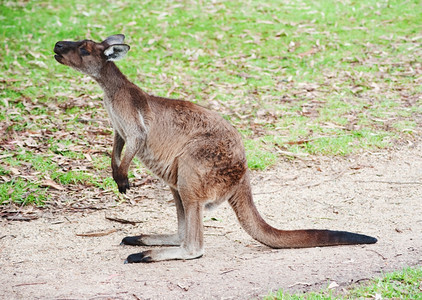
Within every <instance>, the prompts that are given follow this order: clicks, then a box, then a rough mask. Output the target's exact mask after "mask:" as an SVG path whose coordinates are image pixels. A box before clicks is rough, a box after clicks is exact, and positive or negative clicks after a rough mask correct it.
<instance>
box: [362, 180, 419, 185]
mask: <svg viewBox="0 0 422 300" xmlns="http://www.w3.org/2000/svg"><path fill="white" fill-rule="evenodd" d="M354 182H357V183H374V182H376V183H386V184H417V185H422V182H418V181H388V180H355V181H354Z"/></svg>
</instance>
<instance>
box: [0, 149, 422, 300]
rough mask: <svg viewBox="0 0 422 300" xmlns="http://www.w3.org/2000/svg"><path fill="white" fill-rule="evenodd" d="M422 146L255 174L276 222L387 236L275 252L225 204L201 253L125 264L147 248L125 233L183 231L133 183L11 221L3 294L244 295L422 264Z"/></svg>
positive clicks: (160, 203) (157, 198) (3, 239)
mask: <svg viewBox="0 0 422 300" xmlns="http://www.w3.org/2000/svg"><path fill="white" fill-rule="evenodd" d="M421 153H422V145H421V144H419V145H416V146H413V147H408V148H407V149H405V150H399V151H396V152H393V153H390V152H382V153H372V154H363V155H361V156H356V157H353V158H350V157H349V158H347V159H337V158H336V159H326V158H317V159H315V160H313V161H302V160H300V161H295V162H285V163H281V164H280V165H278V166H277V167H276V168H273V169H271V170H269V171H266V172H256V173H255V172H254V173H253V176H252V177H253V179H252V184H253V189H254V194H255V202H256V204H257V206H258V209H259V210H260V212H261V214H262V215H263V216H264V217H265V219H266V220H267V221H268V222H269V223H270V224H272V225H274V226H276V227H278V228H283V229H296V228H330V229H337V230H349V231H355V232H360V233H365V234H368V235H372V236H375V237H377V238H378V239H379V241H378V243H377V244H374V245H364V246H341V247H329V248H312V249H286V250H273V249H270V248H267V247H265V246H263V245H261V244H259V243H258V242H255V241H254V240H252V238H250V237H249V236H248V235H247V234H246V233H245V232H244V231H243V230H242V229H241V228H240V226H239V224H238V222H237V220H236V217H235V215H234V213H233V211H232V210H231V209H230V207H229V206H228V205H223V206H221V207H219V208H218V209H217V210H214V211H212V212H207V213H206V218H205V219H206V220H205V227H206V228H205V232H206V234H205V247H206V248H205V249H206V252H205V255H204V256H203V257H202V258H201V259H197V260H192V261H168V262H161V263H152V264H127V265H125V264H123V261H124V260H125V258H126V257H127V255H129V254H131V253H134V252H140V251H142V250H144V249H146V248H143V247H129V246H120V245H119V243H120V241H121V239H122V238H123V237H124V236H126V235H134V234H139V233H161V232H168V231H174V230H175V227H176V218H175V208H174V205H173V204H172V202H171V197H170V193H169V192H168V191H167V190H166V189H165V188H164V186H163V185H161V184H154V185H153V187H151V185H146V186H141V187H139V188H137V189H136V190H132V191H131V194H130V197H132V198H133V199H137V200H136V201H132V204H130V203H129V202H127V203H126V204H121V205H118V206H114V207H111V208H109V209H107V210H94V211H92V210H89V211H88V210H87V211H79V212H74V211H70V212H69V211H67V212H64V211H63V210H60V211H54V210H47V211H42V212H40V213H41V214H42V215H41V216H40V217H39V218H38V219H36V220H33V221H30V222H17V221H8V220H6V219H5V218H3V220H2V221H1V223H0V228H1V229H0V270H1V272H0V282H1V283H2V284H1V286H0V298H1V299H41V298H42V299H182V298H183V299H248V298H259V297H261V296H262V295H265V294H267V293H268V292H269V291H274V290H277V289H284V290H288V291H295V292H298V291H304V290H318V289H319V288H321V287H325V286H327V285H328V284H329V283H332V282H336V283H337V284H338V285H339V286H338V287H336V289H337V290H341V288H342V287H344V286H347V285H349V284H351V283H356V282H364V281H366V280H368V279H369V278H373V277H376V276H378V275H381V273H382V272H388V271H393V270H398V269H401V268H402V267H405V266H415V265H422V154H421ZM151 195H153V197H151ZM134 202H137V203H134ZM122 220H123V221H131V223H121V222H122ZM119 221H120V222H119Z"/></svg>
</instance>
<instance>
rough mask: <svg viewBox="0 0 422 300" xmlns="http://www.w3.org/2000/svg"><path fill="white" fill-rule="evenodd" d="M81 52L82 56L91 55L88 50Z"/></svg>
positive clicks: (81, 49)
mask: <svg viewBox="0 0 422 300" xmlns="http://www.w3.org/2000/svg"><path fill="white" fill-rule="evenodd" d="M79 51H80V52H81V56H87V55H90V53H89V52H88V50H86V49H85V48H80V49H79Z"/></svg>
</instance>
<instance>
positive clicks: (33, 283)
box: [13, 282, 47, 287]
mask: <svg viewBox="0 0 422 300" xmlns="http://www.w3.org/2000/svg"><path fill="white" fill-rule="evenodd" d="M37 284H47V282H31V283H20V284H16V285H14V286H13V287H17V286H25V285H37Z"/></svg>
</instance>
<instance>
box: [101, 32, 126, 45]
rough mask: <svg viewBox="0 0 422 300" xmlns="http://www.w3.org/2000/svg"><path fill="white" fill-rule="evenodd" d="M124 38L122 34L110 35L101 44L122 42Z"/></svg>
mask: <svg viewBox="0 0 422 300" xmlns="http://www.w3.org/2000/svg"><path fill="white" fill-rule="evenodd" d="M124 40H125V36H124V35H123V34H115V35H111V36H109V37H108V38H106V39H105V40H104V41H103V44H107V45H109V46H111V45H116V44H123V42H124Z"/></svg>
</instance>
